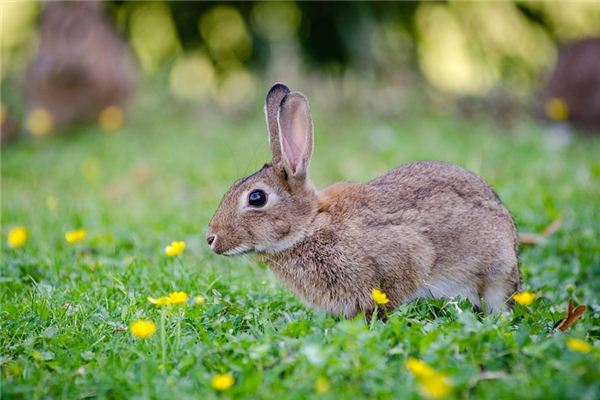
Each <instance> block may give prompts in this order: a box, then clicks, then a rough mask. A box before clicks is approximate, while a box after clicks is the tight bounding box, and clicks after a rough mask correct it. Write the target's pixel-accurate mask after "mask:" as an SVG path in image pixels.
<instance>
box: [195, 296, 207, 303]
mask: <svg viewBox="0 0 600 400" xmlns="http://www.w3.org/2000/svg"><path fill="white" fill-rule="evenodd" d="M205 301H206V299H205V298H204V297H202V296H196V297H194V303H196V304H204V302H205Z"/></svg>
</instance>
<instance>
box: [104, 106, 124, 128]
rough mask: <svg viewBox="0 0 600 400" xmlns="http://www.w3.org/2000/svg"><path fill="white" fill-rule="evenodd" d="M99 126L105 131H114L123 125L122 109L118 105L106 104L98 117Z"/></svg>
mask: <svg viewBox="0 0 600 400" xmlns="http://www.w3.org/2000/svg"><path fill="white" fill-rule="evenodd" d="M98 123H99V124H100V127H101V128H102V129H103V130H104V131H106V132H114V131H116V130H117V129H119V128H120V127H121V126H122V125H123V110H121V107H119V106H108V107H106V108H105V109H104V110H102V112H101V113H100V116H99V117H98Z"/></svg>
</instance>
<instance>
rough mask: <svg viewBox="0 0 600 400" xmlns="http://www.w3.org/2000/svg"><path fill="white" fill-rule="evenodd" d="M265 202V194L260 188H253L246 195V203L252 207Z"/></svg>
mask: <svg viewBox="0 0 600 400" xmlns="http://www.w3.org/2000/svg"><path fill="white" fill-rule="evenodd" d="M266 202H267V194H266V193H265V192H264V191H262V190H253V191H251V192H250V194H249V195H248V204H249V205H251V206H252V207H262V206H264V205H265V204H266Z"/></svg>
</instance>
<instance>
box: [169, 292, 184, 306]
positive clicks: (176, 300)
mask: <svg viewBox="0 0 600 400" xmlns="http://www.w3.org/2000/svg"><path fill="white" fill-rule="evenodd" d="M187 299H188V295H187V293H185V292H172V293H169V304H183V303H185V302H186V301H187Z"/></svg>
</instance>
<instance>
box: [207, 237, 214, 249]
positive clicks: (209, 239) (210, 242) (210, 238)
mask: <svg viewBox="0 0 600 400" xmlns="http://www.w3.org/2000/svg"><path fill="white" fill-rule="evenodd" d="M214 241H215V235H210V236H208V237H207V238H206V242H207V243H208V245H209V246H212V244H213V242H214Z"/></svg>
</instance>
